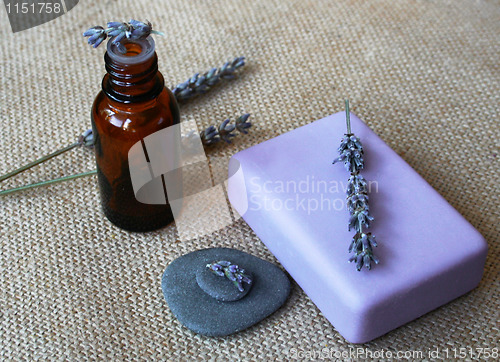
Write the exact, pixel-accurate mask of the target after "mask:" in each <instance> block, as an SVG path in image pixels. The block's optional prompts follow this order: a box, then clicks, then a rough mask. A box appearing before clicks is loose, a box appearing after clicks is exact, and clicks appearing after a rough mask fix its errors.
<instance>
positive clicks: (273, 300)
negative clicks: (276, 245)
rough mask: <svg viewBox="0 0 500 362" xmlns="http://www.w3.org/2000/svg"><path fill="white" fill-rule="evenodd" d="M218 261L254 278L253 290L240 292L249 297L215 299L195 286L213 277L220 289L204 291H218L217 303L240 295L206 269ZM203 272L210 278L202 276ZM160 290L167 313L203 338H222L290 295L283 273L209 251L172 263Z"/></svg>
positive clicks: (238, 254)
mask: <svg viewBox="0 0 500 362" xmlns="http://www.w3.org/2000/svg"><path fill="white" fill-rule="evenodd" d="M219 260H227V261H230V262H231V263H232V264H237V265H238V266H240V267H241V268H243V269H245V271H246V272H247V273H248V274H250V273H251V274H252V279H253V281H252V285H251V288H248V289H247V287H248V286H247V285H244V287H245V291H244V292H243V293H245V292H246V293H247V294H246V295H243V296H241V299H238V300H233V301H221V300H217V299H216V298H214V297H213V296H211V295H210V294H209V293H207V292H205V291H204V290H203V289H202V288H201V287H200V285H199V284H198V283H199V281H197V279H198V280H202V279H203V276H211V275H213V277H215V278H217V279H212V281H213V282H215V281H220V282H223V284H221V285H222V286H221V289H218V290H217V288H215V289H214V288H213V286H212V287H209V286H208V284H205V289H206V290H207V291H210V293H212V294H214V293H215V294H217V293H218V295H219V299H220V298H228V296H230V295H232V293H234V292H237V293H239V292H238V289H237V288H236V287H235V286H234V285H233V284H232V283H231V282H230V281H229V280H227V279H226V278H222V277H219V276H217V275H215V274H213V273H210V272H209V271H208V270H206V265H207V264H209V263H212V262H214V261H219ZM205 271H207V272H208V273H210V274H211V275H210V274H206V275H205V273H204V272H205ZM225 282H228V283H229V284H225ZM245 284H246V283H245ZM224 285H225V286H224ZM229 286H231V287H232V288H234V291H233V290H231V289H230V288H228V287H229ZM162 289H163V294H164V296H165V300H166V302H167V304H168V306H169V308H170V310H171V311H172V313H173V314H174V316H175V317H176V318H177V319H178V320H179V321H180V322H181V323H182V324H183V325H184V326H186V327H187V328H189V329H191V330H192V331H194V332H196V333H199V334H203V335H206V336H226V335H229V334H232V333H236V332H238V331H241V330H243V329H245V328H248V327H250V326H252V325H254V324H256V323H258V322H260V321H261V320H262V319H264V318H265V317H267V316H269V315H270V314H272V313H273V312H275V311H276V310H277V309H278V308H279V307H281V306H282V305H283V303H284V302H285V301H286V299H287V297H288V294H289V293H290V281H289V279H288V277H287V276H286V274H285V273H284V272H283V271H282V270H281V269H279V268H278V267H277V266H276V265H274V264H271V263H269V262H267V261H265V260H262V259H259V258H257V257H255V256H253V255H250V254H247V253H245V252H242V251H239V250H236V249H229V248H212V249H203V250H197V251H194V252H192V253H189V254H186V255H183V256H181V257H179V258H177V259H175V260H174V261H173V262H171V263H170V264H169V265H168V267H167V268H166V270H165V272H164V274H163V277H162ZM214 291H215V292H214ZM243 293H242V294H243Z"/></svg>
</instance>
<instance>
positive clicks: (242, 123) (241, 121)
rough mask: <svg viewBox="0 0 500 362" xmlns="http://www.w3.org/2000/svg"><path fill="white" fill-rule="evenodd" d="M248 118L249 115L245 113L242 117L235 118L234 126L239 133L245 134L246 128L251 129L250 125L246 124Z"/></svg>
mask: <svg viewBox="0 0 500 362" xmlns="http://www.w3.org/2000/svg"><path fill="white" fill-rule="evenodd" d="M249 117H250V113H245V114H244V115H242V116H239V117H238V118H236V121H235V124H236V129H237V130H238V131H240V132H241V133H244V134H247V133H248V131H247V128H250V127H252V123H250V122H247V120H248V118H249Z"/></svg>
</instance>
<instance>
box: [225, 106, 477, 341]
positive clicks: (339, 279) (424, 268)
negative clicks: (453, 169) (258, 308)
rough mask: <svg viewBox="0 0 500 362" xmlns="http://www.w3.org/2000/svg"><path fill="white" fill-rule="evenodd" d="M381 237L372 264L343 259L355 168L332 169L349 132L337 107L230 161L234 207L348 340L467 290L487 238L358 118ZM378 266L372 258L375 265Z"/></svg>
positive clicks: (368, 336) (356, 129) (365, 337)
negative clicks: (348, 196) (349, 182)
mask: <svg viewBox="0 0 500 362" xmlns="http://www.w3.org/2000/svg"><path fill="white" fill-rule="evenodd" d="M351 125H352V131H353V133H354V134H356V136H358V137H359V138H360V140H361V142H362V143H363V146H364V150H365V157H364V158H365V169H364V170H363V171H362V173H361V174H362V175H363V176H364V177H365V179H367V181H368V182H369V197H370V210H371V213H372V215H373V216H374V218H375V220H374V221H373V222H372V227H371V228H370V229H369V230H368V231H371V232H372V233H373V234H374V235H375V236H376V238H377V241H378V244H379V245H378V247H377V248H374V252H375V255H377V256H378V257H379V259H380V263H379V264H378V265H372V266H373V267H372V270H370V271H368V270H366V269H365V268H363V270H361V271H360V272H358V271H357V270H356V267H355V265H354V264H352V263H348V262H347V260H348V258H349V256H350V254H348V247H349V244H350V242H351V240H352V237H353V235H354V232H353V231H348V230H347V223H348V217H349V216H348V215H349V214H348V211H347V210H346V206H345V188H346V186H347V179H348V178H349V173H348V172H347V170H346V169H345V168H344V165H343V164H335V165H332V161H333V159H334V158H336V157H337V147H338V145H339V143H340V139H341V138H342V136H343V134H344V133H345V132H346V124H345V113H343V112H341V113H337V114H334V115H332V116H329V117H326V118H323V119H321V120H318V121H316V122H313V123H311V124H308V125H306V126H303V127H300V128H298V129H295V130H293V131H291V132H288V133H285V134H283V135H281V136H278V137H276V138H273V139H271V140H268V141H265V142H263V143H261V144H258V145H256V146H254V147H251V148H249V149H247V150H244V151H242V152H239V153H237V154H236V155H234V156H233V157H232V158H231V161H230V164H229V173H230V175H233V176H232V177H230V178H229V180H228V195H229V200H230V201H231V203H232V205H233V207H234V208H235V209H236V210H237V211H238V213H239V214H240V215H241V216H242V217H243V219H244V220H245V221H246V222H247V223H248V225H249V226H250V227H251V228H252V229H253V230H254V231H255V233H256V234H257V235H258V236H259V238H260V239H261V240H262V242H263V243H264V244H265V245H266V246H267V247H268V248H269V250H270V251H271V252H272V253H273V254H274V255H275V256H276V257H277V258H278V260H279V261H280V262H281V264H282V265H283V266H284V267H285V268H286V270H287V271H288V272H289V273H290V275H291V276H292V277H293V278H294V279H295V281H296V282H297V283H298V284H299V285H300V286H301V288H302V289H303V290H304V292H305V293H307V295H308V296H309V297H310V298H311V300H312V301H313V302H314V303H315V304H316V305H317V306H318V308H319V309H320V310H321V311H322V313H323V315H324V316H325V317H326V318H327V319H328V320H329V321H330V322H331V323H332V324H333V325H334V327H335V328H336V329H337V330H338V331H339V332H340V334H342V335H343V336H344V337H345V338H346V339H347V340H348V341H350V342H352V343H364V342H368V341H370V340H372V339H374V338H376V337H378V336H381V335H383V334H384V333H387V332H389V331H390V330H392V329H394V328H396V327H398V326H401V325H403V324H405V323H407V322H409V321H411V320H413V319H415V318H417V317H419V316H421V315H423V314H425V313H427V312H429V311H431V310H433V309H435V308H437V307H439V306H441V305H443V304H445V303H447V302H449V301H451V300H453V299H454V298H457V297H458V296H460V295H462V294H464V293H466V292H468V291H470V290H471V289H473V288H474V287H476V286H477V284H478V283H479V281H480V279H481V276H482V273H483V267H484V263H485V259H486V253H487V244H486V242H485V240H484V238H483V237H482V236H481V235H480V234H479V232H478V231H477V230H475V229H474V228H473V227H472V225H470V224H469V223H468V222H467V221H466V220H465V219H464V218H463V217H462V216H461V215H460V214H459V213H458V212H457V211H456V210H455V209H454V208H453V207H452V206H451V205H449V204H448V203H447V202H446V200H445V199H444V198H443V197H441V196H440V195H439V194H438V193H437V192H436V191H435V190H434V189H433V188H432V187H431V186H430V185H429V184H428V183H427V182H426V181H425V180H424V179H423V178H422V177H421V176H420V175H418V174H417V173H416V172H415V170H413V169H412V168H411V167H410V166H409V165H408V164H407V163H406V162H405V161H404V160H403V159H402V158H401V157H399V156H398V155H397V154H396V153H395V152H394V151H393V150H392V149H391V148H389V146H387V145H386V144H385V143H384V142H383V141H382V140H381V139H380V138H379V137H378V136H377V135H376V134H375V133H374V132H373V131H372V130H371V129H370V128H368V127H367V126H366V125H365V124H364V123H363V122H362V121H361V120H360V119H359V118H357V117H356V116H355V115H351ZM372 264H373V263H372Z"/></svg>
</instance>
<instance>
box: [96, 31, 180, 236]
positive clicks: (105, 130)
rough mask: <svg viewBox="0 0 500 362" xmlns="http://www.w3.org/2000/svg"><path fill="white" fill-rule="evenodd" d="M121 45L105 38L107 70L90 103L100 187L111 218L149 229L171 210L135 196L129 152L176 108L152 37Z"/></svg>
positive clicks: (170, 120) (165, 220) (175, 114)
mask: <svg viewBox="0 0 500 362" xmlns="http://www.w3.org/2000/svg"><path fill="white" fill-rule="evenodd" d="M125 47H126V48H127V54H126V55H121V54H119V52H118V51H117V49H116V47H115V46H114V45H112V43H111V42H110V43H109V44H108V50H107V52H106V54H105V56H104V61H105V64H106V71H107V74H106V75H105V76H104V79H103V81H102V91H101V92H99V94H98V95H97V97H96V99H95V101H94V104H93V107H92V129H93V133H94V138H95V156H96V163H97V175H98V182H99V190H100V196H101V204H102V209H103V211H104V214H105V215H106V217H107V218H108V219H109V220H110V221H111V222H112V223H113V224H115V225H117V226H119V227H120V228H123V229H126V230H130V231H150V230H155V229H158V228H161V227H163V226H165V225H167V224H169V223H171V222H172V221H173V215H172V210H171V208H170V206H169V205H168V203H167V204H159V205H152V204H144V203H141V202H139V201H137V199H136V198H135V194H134V190H133V187H132V181H131V177H130V170H129V163H128V153H129V150H130V148H131V147H132V146H133V145H134V144H136V143H137V142H143V139H144V138H145V137H146V136H148V135H150V134H152V133H155V132H157V131H159V130H161V129H163V128H166V127H169V126H172V125H174V124H177V123H179V109H178V106H177V102H176V100H175V97H174V96H173V94H172V92H170V90H169V89H168V88H166V87H165V85H164V80H163V76H162V75H161V73H160V72H159V71H158V62H157V56H156V52H155V51H154V41H153V40H152V38H148V39H145V40H139V41H136V42H129V43H126V44H125ZM146 155H147V153H146ZM146 157H147V156H146ZM166 157H168V155H166ZM172 157H175V155H172Z"/></svg>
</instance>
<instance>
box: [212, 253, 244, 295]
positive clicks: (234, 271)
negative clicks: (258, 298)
mask: <svg viewBox="0 0 500 362" xmlns="http://www.w3.org/2000/svg"><path fill="white" fill-rule="evenodd" d="M206 267H207V269H208V270H210V271H211V272H212V273H214V274H215V275H218V276H221V277H226V278H227V279H229V280H230V281H232V282H233V284H234V285H235V286H236V287H237V288H238V290H239V291H240V292H243V291H244V288H243V283H246V284H252V279H251V278H250V276H249V275H246V274H245V269H243V268H240V267H239V266H238V265H236V264H232V263H231V262H229V261H226V260H221V261H218V262H213V263H211V264H207V265H206Z"/></svg>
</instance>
